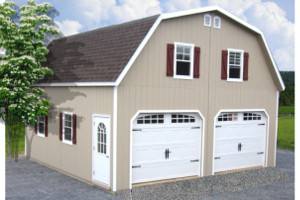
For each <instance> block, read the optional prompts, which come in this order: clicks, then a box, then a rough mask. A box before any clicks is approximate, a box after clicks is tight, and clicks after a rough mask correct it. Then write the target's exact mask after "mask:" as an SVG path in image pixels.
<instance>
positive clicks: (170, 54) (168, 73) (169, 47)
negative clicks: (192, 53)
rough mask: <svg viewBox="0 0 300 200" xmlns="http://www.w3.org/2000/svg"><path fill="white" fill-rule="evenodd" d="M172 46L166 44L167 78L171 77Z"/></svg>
mask: <svg viewBox="0 0 300 200" xmlns="http://www.w3.org/2000/svg"><path fill="white" fill-rule="evenodd" d="M173 65H174V44H167V76H173Z"/></svg>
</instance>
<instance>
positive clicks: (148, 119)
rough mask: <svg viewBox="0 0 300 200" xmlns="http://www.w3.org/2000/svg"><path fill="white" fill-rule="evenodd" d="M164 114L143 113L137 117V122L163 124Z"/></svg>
mask: <svg viewBox="0 0 300 200" xmlns="http://www.w3.org/2000/svg"><path fill="white" fill-rule="evenodd" d="M163 123H164V115H163V114H153V115H144V116H141V117H138V119H137V124H163Z"/></svg>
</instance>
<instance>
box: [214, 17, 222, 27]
mask: <svg viewBox="0 0 300 200" xmlns="http://www.w3.org/2000/svg"><path fill="white" fill-rule="evenodd" d="M214 28H218V29H220V28H221V17H219V16H214Z"/></svg>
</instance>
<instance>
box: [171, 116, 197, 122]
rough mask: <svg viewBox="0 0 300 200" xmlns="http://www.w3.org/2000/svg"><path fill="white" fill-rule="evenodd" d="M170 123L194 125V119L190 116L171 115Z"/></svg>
mask: <svg viewBox="0 0 300 200" xmlns="http://www.w3.org/2000/svg"><path fill="white" fill-rule="evenodd" d="M171 118H172V119H171V122H172V123H194V122H195V117H194V116H190V115H182V114H172V116H171Z"/></svg>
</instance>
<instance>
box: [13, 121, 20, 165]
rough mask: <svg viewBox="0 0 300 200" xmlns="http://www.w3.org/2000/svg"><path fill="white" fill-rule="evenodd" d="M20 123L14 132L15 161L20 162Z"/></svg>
mask: <svg viewBox="0 0 300 200" xmlns="http://www.w3.org/2000/svg"><path fill="white" fill-rule="evenodd" d="M19 126H20V125H19V123H18V124H17V125H15V128H14V132H15V161H16V162H18V159H19V148H18V147H19V133H18V132H19V130H20V127H19Z"/></svg>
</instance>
